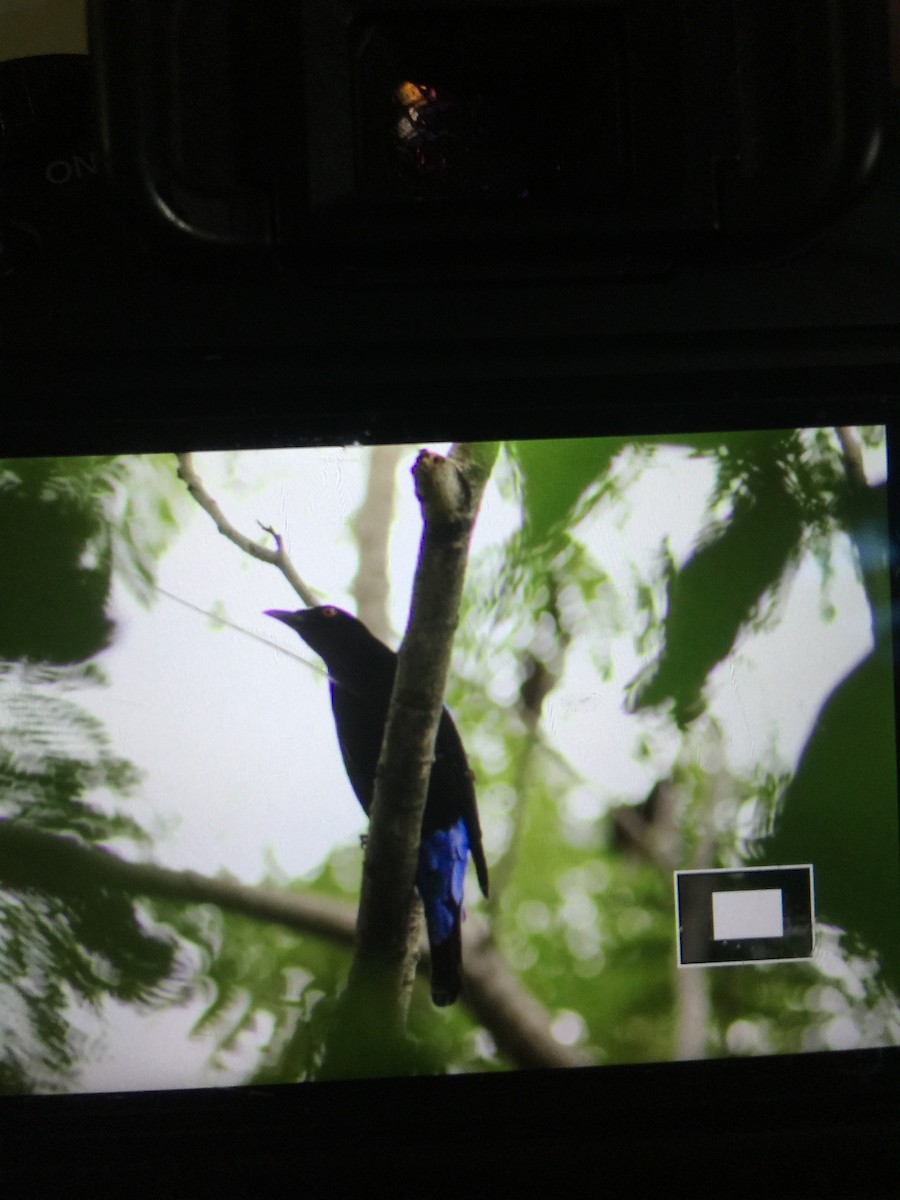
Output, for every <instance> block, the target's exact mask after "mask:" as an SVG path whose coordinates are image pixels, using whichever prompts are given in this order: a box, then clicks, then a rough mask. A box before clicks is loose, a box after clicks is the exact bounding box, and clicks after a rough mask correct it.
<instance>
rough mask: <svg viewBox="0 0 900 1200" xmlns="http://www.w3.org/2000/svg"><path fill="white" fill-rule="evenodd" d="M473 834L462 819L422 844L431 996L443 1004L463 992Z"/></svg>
mask: <svg viewBox="0 0 900 1200" xmlns="http://www.w3.org/2000/svg"><path fill="white" fill-rule="evenodd" d="M468 858H469V834H468V830H467V829H466V825H465V822H464V821H463V820H461V819H460V820H459V821H457V822H456V824H455V825H451V826H450V828H449V829H436V830H434V832H432V833H429V834H427V835H424V836H423V838H422V842H421V845H420V846H419V869H418V871H417V873H416V887H417V888H418V889H419V895H420V896H421V897H422V903H423V905H424V906H425V924H426V926H427V928H428V944H429V946H430V947H431V998H432V1000H433V1001H434V1003H435V1004H437V1005H439V1006H441V1007H443V1006H445V1005H447V1004H452V1003H453V1002H454V1000H455V999H456V997H457V996H458V995H459V987H460V965H461V962H462V936H461V935H462V931H461V925H462V915H463V913H462V902H463V885H464V883H465V878H466V863H467V862H468Z"/></svg>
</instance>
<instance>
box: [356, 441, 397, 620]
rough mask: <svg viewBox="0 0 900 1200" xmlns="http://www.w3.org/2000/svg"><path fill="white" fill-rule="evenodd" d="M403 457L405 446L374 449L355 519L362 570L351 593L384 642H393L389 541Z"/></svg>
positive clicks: (361, 614)
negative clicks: (395, 493) (396, 476)
mask: <svg viewBox="0 0 900 1200" xmlns="http://www.w3.org/2000/svg"><path fill="white" fill-rule="evenodd" d="M402 454H403V447H402V446H373V447H372V451H371V457H370V459H369V480H368V484H367V486H366V494H365V497H364V499H363V502H362V505H361V507H360V509H359V512H357V514H356V516H355V517H354V518H353V532H354V534H355V535H356V543H357V546H358V547H359V568H358V569H357V572H356V578H355V579H354V580H353V584H352V586H351V588H350V592H351V594H352V596H353V598H354V600H355V601H356V615H357V616H358V617H359V619H360V620H361V621H362V623H363V625H365V626H366V627H367V628H368V629H370V630H371V631H372V633H374V634H375V636H376V637H377V638H380V639H381V640H382V641H383V642H390V640H391V627H390V622H389V621H388V608H387V605H388V594H389V591H390V584H389V581H388V571H387V559H388V538H389V537H390V532H391V523H392V522H393V519H394V477H395V475H396V474H397V464H398V463H399V461H400V457H401V455H402Z"/></svg>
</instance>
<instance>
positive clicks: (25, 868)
mask: <svg viewBox="0 0 900 1200" xmlns="http://www.w3.org/2000/svg"><path fill="white" fill-rule="evenodd" d="M0 887H4V888H9V889H29V890H31V889H33V890H37V891H41V892H44V893H47V894H48V895H51V896H58V897H60V898H65V897H66V896H67V895H71V894H72V893H73V892H78V893H83V892H85V891H87V890H90V889H93V888H98V889H99V888H106V889H109V888H111V889H116V890H118V891H121V892H123V893H125V894H126V895H129V896H145V897H147V898H149V899H157V900H174V901H176V902H178V903H181V904H186V905H190V904H213V905H215V906H216V907H217V908H220V909H221V910H222V911H223V912H229V913H234V914H236V915H237V916H242V917H247V918H249V919H250V920H253V921H260V922H266V923H269V924H273V925H280V926H282V927H283V928H285V929H290V930H292V931H293V932H295V933H301V934H307V935H309V936H311V937H319V938H324V939H326V940H328V941H329V942H331V943H333V944H336V945H340V946H346V947H347V948H348V949H349V948H350V947H351V946H352V945H353V941H354V934H355V927H356V914H355V912H354V909H353V906H352V905H350V904H347V903H345V902H344V901H341V900H335V899H333V898H332V897H329V896H320V895H316V894H314V893H312V892H302V893H301V892H282V891H276V890H275V889H273V888H265V887H249V886H247V885H246V884H241V883H236V882H234V881H233V880H228V879H210V878H209V877H208V876H206V875H200V874H198V873H197V872H195V871H173V870H171V869H169V868H167V867H160V866H156V865H155V864H154V863H131V862H126V861H125V860H124V859H121V858H119V857H118V855H116V854H114V853H113V852H112V851H110V850H105V849H103V848H101V847H98V846H86V845H84V844H83V843H80V842H76V841H74V840H73V839H71V838H67V837H63V836H60V835H58V834H54V833H47V832H46V831H44V830H41V829H35V828H33V827H31V826H28V825H24V824H21V823H20V822H17V821H12V820H5V821H0ZM463 936H464V947H465V949H464V954H465V971H466V992H465V1000H466V1002H467V1003H468V1005H469V1007H470V1008H471V1010H472V1012H473V1014H474V1015H475V1016H476V1017H477V1019H478V1020H480V1021H481V1022H482V1024H483V1025H484V1026H485V1028H486V1029H487V1030H488V1031H489V1032H490V1034H491V1036H492V1037H493V1039H494V1041H495V1043H496V1044H497V1046H498V1048H499V1049H500V1050H501V1051H502V1052H503V1053H504V1054H505V1055H506V1056H507V1057H508V1058H509V1059H510V1060H511V1061H512V1062H513V1063H514V1064H515V1065H516V1066H519V1067H566V1066H583V1065H585V1064H586V1062H587V1061H588V1060H587V1059H586V1058H585V1057H584V1055H583V1054H582V1053H581V1052H580V1051H577V1050H574V1049H571V1048H570V1047H568V1046H562V1045H560V1044H559V1043H558V1042H557V1041H556V1040H555V1039H554V1038H553V1035H552V1033H551V1031H550V1016H549V1014H548V1013H547V1012H546V1010H545V1009H544V1008H542V1006H541V1005H540V1004H539V1003H538V1001H537V1000H535V999H534V997H533V996H531V994H530V993H529V992H527V991H526V989H525V988H524V987H523V986H522V984H521V983H520V982H519V980H518V979H517V978H516V977H515V975H513V973H512V971H510V969H509V967H508V965H507V963H506V961H505V960H504V958H503V957H502V955H501V954H500V953H499V952H498V951H497V949H496V948H495V947H494V945H493V942H492V940H491V938H490V933H489V930H488V927H487V925H486V923H485V922H484V921H480V920H478V918H477V917H471V918H470V919H469V921H467V923H466V929H465V930H464V935H463ZM420 950H421V959H422V966H423V968H424V967H427V964H428V946H427V944H426V943H425V942H424V941H423V943H422V946H421V948H420Z"/></svg>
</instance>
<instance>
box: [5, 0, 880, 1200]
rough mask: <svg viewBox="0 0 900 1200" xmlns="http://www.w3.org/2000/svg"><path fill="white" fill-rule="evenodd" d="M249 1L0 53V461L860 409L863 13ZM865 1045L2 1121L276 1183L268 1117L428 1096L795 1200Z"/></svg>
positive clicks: (377, 1148)
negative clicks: (162, 1150)
mask: <svg viewBox="0 0 900 1200" xmlns="http://www.w3.org/2000/svg"><path fill="white" fill-rule="evenodd" d="M262 7H263V6H260V5H251V4H250V3H249V2H246V3H238V2H237V0H228V2H227V3H223V0H217V3H215V4H213V3H209V2H208V0H203V3H195V4H190V5H189V4H184V3H177V2H176V0H171V2H167V3H160V4H154V5H146V4H142V3H139V2H137V0H118V2H117V3H99V2H96V3H94V4H93V5H92V10H91V39H92V41H91V51H92V54H91V59H90V60H88V59H83V58H80V57H77V56H72V57H71V58H59V59H54V60H46V61H40V60H22V61H19V62H16V63H7V64H3V65H2V66H0V101H2V102H0V110H2V134H3V157H2V159H0V228H2V231H3V238H2V246H0V271H2V274H3V280H2V293H0V312H2V320H0V352H2V355H3V362H2V368H3V379H4V391H5V393H6V397H7V402H8V411H7V415H6V417H5V418H4V438H5V444H6V447H7V453H8V454H22V455H39V454H46V455H56V454H61V453H92V454H103V453H111V454H117V453H120V452H121V451H123V449H124V450H160V449H163V448H172V447H175V448H197V447H204V448H206V447H209V448H214V447H215V448H223V449H224V448H235V447H247V446H272V445H279V444H284V443H286V442H289V440H290V439H291V438H292V437H297V438H302V439H303V441H304V442H305V443H307V444H317V443H323V444H329V443H350V442H355V441H364V442H366V441H377V440H378V439H379V438H388V437H390V438H393V439H395V440H398V441H399V440H412V439H420V438H421V437H423V436H424V437H435V438H440V439H443V438H444V437H448V438H449V437H456V436H460V434H461V435H462V436H466V437H470V436H471V437H485V438H505V437H510V436H512V437H516V436H522V437H528V436H534V435H535V434H539V435H540V436H544V437H553V436H566V437H576V436H581V435H595V434H597V433H622V434H634V433H636V432H640V431H643V432H657V431H662V430H672V429H680V428H691V429H694V430H698V429H699V430H714V429H723V428H726V429H727V428H744V427H745V425H744V424H742V423H744V422H746V427H766V426H768V427H769V428H781V427H783V426H793V425H795V424H805V423H809V424H817V423H823V424H824V423H831V422H832V421H834V423H838V422H839V420H849V421H859V422H867V421H869V420H872V421H880V420H883V419H884V414H885V412H887V411H889V404H888V402H887V401H886V400H885V397H886V396H892V395H893V393H894V392H895V389H896V374H895V372H896V366H897V357H898V346H897V330H898V328H900V259H898V256H897V252H896V244H897V241H896V239H897V230H898V228H900V220H898V218H900V202H898V200H897V192H896V186H895V184H896V167H895V164H894V157H893V148H892V145H891V130H890V125H891V119H892V117H891V111H890V97H889V95H888V92H887V87H886V83H885V79H884V74H885V70H886V68H885V67H884V60H885V58H886V55H885V53H884V48H885V21H884V12H883V6H882V5H881V4H878V3H870V2H869V0H855V2H851V0H848V2H844V3H841V2H839V0H828V2H824V3H823V2H822V0H818V2H816V3H805V2H802V0H797V2H793V0H791V2H785V0H778V3H769V2H766V3H759V4H753V5H745V4H741V3H727V4H723V3H721V2H718V0H712V2H700V0H692V2H683V3H661V2H657V3H650V2H645V0H641V2H638V3H631V4H615V3H582V4H578V5H574V4H573V5H565V4H563V5H553V6H552V7H551V6H541V5H533V4H519V3H501V2H498V0H482V2H481V3H479V4H478V5H477V6H473V5H463V4H458V3H450V2H449V0H443V2H442V3H441V4H439V5H438V4H435V5H430V6H429V7H428V10H427V14H426V13H425V11H424V10H423V8H422V7H421V6H420V5H416V4H412V3H400V2H398V0H391V2H389V3H375V2H368V3H346V4H338V3H331V2H327V3H326V2H325V0H311V2H310V3H306V4H303V5H298V4H290V5H288V4H278V5H266V6H265V14H264V16H263V14H262V13H261V12H260V9H261V8H262ZM262 64H265V67H263V66H262ZM895 445H896V442H894V443H892V447H893V446H895ZM895 574H896V572H895ZM895 582H896V581H895ZM896 1055H897V1051H896V1050H885V1051H860V1052H859V1053H853V1052H851V1053H846V1054H813V1055H798V1056H796V1057H791V1058H782V1059H778V1058H775V1057H773V1058H763V1059H758V1060H755V1061H752V1062H750V1061H745V1062H736V1061H719V1062H704V1063H688V1062H681V1063H674V1062H673V1063H666V1064H646V1065H643V1064H642V1065H629V1066H622V1067H614V1068H600V1069H598V1070H596V1071H587V1072H581V1071H569V1072H553V1073H550V1072H522V1073H518V1074H516V1075H514V1076H507V1077H505V1078H500V1077H493V1078H490V1079H488V1078H485V1077H466V1078H459V1079H434V1080H428V1079H420V1080H379V1081H368V1082H365V1083H359V1084H358V1085H352V1084H346V1085H336V1086H334V1085H322V1086H321V1087H319V1086H315V1087H312V1088H307V1087H305V1086H304V1087H299V1088H296V1089H293V1088H284V1087H277V1088H259V1089H247V1090H234V1091H231V1090H229V1091H228V1092H218V1093H213V1092H205V1093H203V1092H194V1093H180V1094H178V1095H177V1097H175V1096H170V1097H164V1096H131V1097H111V1096H107V1097H94V1098H74V1097H59V1098H50V1097H43V1098H33V1100H32V1098H23V1103H22V1105H21V1106H20V1107H19V1108H18V1109H17V1110H16V1111H15V1112H12V1111H11V1112H10V1120H11V1124H12V1125H13V1126H16V1125H17V1124H18V1127H19V1128H20V1129H21V1130H22V1131H23V1139H24V1140H23V1145H25V1146H28V1145H35V1144H37V1145H39V1146H40V1148H41V1153H42V1154H43V1153H49V1147H50V1146H51V1145H57V1146H58V1145H60V1144H62V1145H63V1146H66V1147H68V1148H69V1150H70V1152H71V1156H72V1157H73V1158H74V1156H75V1154H76V1153H84V1152H85V1148H86V1160H87V1162H88V1163H90V1162H92V1161H98V1162H99V1161H103V1157H104V1155H105V1154H107V1153H108V1152H109V1151H110V1143H111V1146H112V1157H113V1160H114V1161H115V1162H116V1163H117V1165H119V1169H120V1170H121V1172H122V1174H123V1177H124V1175H125V1174H128V1173H130V1172H131V1170H132V1168H133V1167H134V1165H135V1164H138V1165H139V1166H140V1167H142V1168H143V1169H150V1168H153V1169H155V1160H156V1159H157V1158H158V1147H159V1145H160V1144H165V1145H166V1146H167V1147H174V1159H175V1161H176V1162H177V1163H178V1164H182V1165H184V1166H185V1168H186V1169H187V1170H188V1171H190V1169H191V1162H192V1159H193V1161H194V1162H195V1164H196V1163H199V1166H196V1170H197V1171H200V1172H203V1173H204V1174H205V1175H210V1176H212V1177H215V1178H219V1177H220V1175H221V1177H223V1178H224V1174H225V1168H224V1166H223V1164H225V1163H226V1162H227V1160H228V1156H229V1154H233V1153H235V1147H237V1148H238V1151H239V1153H240V1154H241V1155H242V1156H243V1159H242V1161H243V1163H244V1164H245V1165H246V1171H247V1177H248V1179H249V1178H250V1177H251V1176H252V1177H254V1178H258V1171H259V1170H260V1169H262V1170H263V1172H264V1175H265V1172H266V1171H268V1172H270V1173H271V1175H273V1176H275V1177H277V1178H278V1179H287V1178H288V1177H289V1176H290V1174H291V1172H292V1170H293V1169H294V1165H295V1158H296V1156H297V1153H296V1144H295V1139H296V1138H297V1136H298V1133H299V1134H300V1135H302V1137H301V1142H302V1153H303V1154H304V1156H305V1169H306V1170H307V1171H308V1172H318V1174H320V1175H321V1177H322V1179H323V1180H327V1181H328V1183H329V1185H333V1181H334V1172H335V1170H336V1167H337V1165H338V1164H339V1163H340V1162H341V1161H342V1159H343V1158H345V1157H346V1144H347V1137H348V1136H355V1135H358V1136H359V1137H360V1139H361V1141H360V1143H359V1144H361V1145H363V1147H364V1149H365V1151H366V1154H367V1155H368V1156H369V1162H370V1163H371V1165H372V1168H373V1170H374V1171H376V1172H377V1173H379V1174H383V1175H385V1176H386V1177H388V1176H389V1175H390V1173H391V1171H392V1168H393V1166H394V1163H395V1161H396V1158H397V1156H400V1155H403V1154H406V1153H410V1151H409V1147H408V1141H409V1140H410V1136H409V1135H410V1134H411V1135H412V1138H413V1140H414V1141H415V1142H416V1145H417V1147H418V1149H417V1150H416V1151H414V1152H412V1153H413V1156H414V1158H415V1162H416V1164H417V1165H418V1166H419V1167H420V1168H421V1169H422V1170H425V1169H426V1167H427V1165H428V1163H429V1162H430V1160H431V1157H432V1144H433V1137H434V1129H435V1122H438V1121H441V1122H443V1127H442V1128H443V1131H444V1133H445V1136H446V1137H448V1138H449V1139H450V1141H451V1142H455V1143H456V1144H463V1145H466V1146H468V1147H469V1148H470V1153H469V1155H468V1157H467V1159H466V1162H465V1163H464V1164H462V1165H460V1166H458V1167H457V1168H456V1170H457V1171H458V1174H459V1177H460V1178H462V1179H467V1178H470V1179H471V1180H472V1183H473V1185H474V1184H476V1183H477V1180H478V1178H479V1177H481V1178H484V1177H485V1176H486V1177H488V1178H491V1177H492V1173H493V1172H495V1171H496V1172H497V1173H498V1175H499V1174H501V1173H503V1174H504V1176H505V1177H506V1178H507V1180H508V1179H509V1178H510V1177H511V1178H515V1179H521V1180H522V1182H523V1183H526V1184H527V1183H533V1181H534V1178H535V1177H540V1176H541V1172H542V1171H543V1172H544V1173H545V1177H546V1178H547V1182H548V1184H549V1183H557V1182H558V1164H559V1163H560V1162H563V1161H564V1162H567V1163H568V1162H571V1163H573V1164H577V1165H579V1167H580V1169H583V1170H584V1171H586V1172H592V1173H593V1174H594V1176H595V1177H597V1178H599V1177H600V1172H603V1171H605V1172H606V1175H605V1178H606V1179H607V1181H608V1182H609V1183H610V1184H611V1186H615V1183H616V1182H619V1181H621V1182H622V1184H623V1185H625V1186H627V1185H628V1184H629V1183H633V1182H635V1181H637V1182H638V1183H640V1182H641V1178H642V1173H643V1174H644V1176H646V1177H647V1178H649V1179H651V1180H652V1181H653V1182H654V1183H657V1184H660V1183H663V1181H669V1182H670V1181H671V1176H672V1173H673V1171H675V1170H678V1171H680V1172H681V1173H682V1174H685V1173H690V1172H696V1174H695V1175H694V1178H696V1179H698V1180H699V1181H700V1182H701V1183H705V1184H706V1185H707V1186H712V1184H713V1181H714V1180H716V1179H720V1178H722V1177H723V1176H725V1175H728V1176H729V1177H732V1176H733V1172H734V1171H736V1170H740V1171H743V1170H744V1169H746V1170H747V1177H748V1179H750V1180H751V1181H753V1182H756V1181H759V1180H762V1181H764V1182H766V1183H768V1184H769V1185H770V1186H771V1187H774V1188H776V1189H777V1186H778V1184H779V1181H782V1182H783V1181H784V1180H787V1181H788V1184H789V1187H790V1189H791V1190H792V1191H794V1193H795V1194H796V1193H797V1192H799V1193H800V1194H802V1193H803V1190H804V1189H805V1188H808V1189H809V1190H810V1191H813V1192H815V1191H817V1190H827V1188H826V1184H827V1181H825V1180H824V1177H823V1173H822V1170H821V1164H822V1162H825V1161H827V1162H828V1165H829V1166H830V1168H831V1169H832V1170H833V1171H834V1180H836V1186H838V1187H840V1186H841V1183H842V1182H843V1183H846V1184H847V1186H848V1187H849V1186H852V1183H853V1180H854V1179H856V1178H860V1177H861V1178H862V1180H863V1185H864V1186H865V1185H866V1183H873V1182H874V1184H875V1185H876V1186H877V1181H878V1179H879V1178H880V1174H881V1172H883V1171H884V1172H887V1171H888V1170H890V1169H891V1166H892V1157H893V1151H892V1149H891V1147H892V1146H893V1145H896V1140H895V1138H894V1135H893V1130H894V1129H895V1125H896V1120H897V1115H898V1114H897V1110H896V1083H897V1079H898V1075H900V1069H898V1064H897V1062H896ZM70 1102H71V1103H70ZM448 1111H449V1113H450V1115H448ZM398 1112H402V1113H404V1114H406V1115H405V1118H404V1121H405V1122H408V1123H401V1127H400V1128H399V1131H398V1125H397V1118H396V1114H397V1113H398ZM35 1114H38V1116H37V1119H36V1118H35ZM601 1127H602V1128H601ZM348 1128H349V1129H350V1130H351V1131H355V1134H354V1133H350V1134H348ZM360 1131H361V1132H360ZM107 1135H108V1138H107ZM104 1139H106V1140H104ZM198 1146H200V1147H202V1149H201V1152H200V1154H199V1156H197V1147H198ZM648 1147H649V1148H650V1153H651V1154H655V1155H657V1156H658V1157H659V1162H658V1163H657V1165H656V1166H653V1165H652V1164H643V1163H642V1159H643V1158H644V1157H645V1156H646V1155H647V1152H648ZM824 1150H828V1151H833V1153H832V1154H830V1155H824V1154H823V1151H824ZM498 1155H499V1156H500V1161H499V1162H498ZM66 1157H68V1155H67V1156H66ZM750 1160H752V1163H753V1167H752V1169H751V1168H750V1167H746V1164H747V1163H748V1161H750ZM736 1161H738V1162H739V1163H741V1164H744V1165H742V1166H739V1167H736V1166H735V1162H736ZM548 1162H549V1163H550V1164H551V1165H552V1170H551V1171H550V1172H549V1174H548V1173H547V1172H548V1166H547V1164H548ZM311 1164H315V1165H314V1166H313V1165H311ZM30 1165H31V1164H29V1163H28V1162H27V1161H26V1158H25V1156H24V1155H23V1156H22V1170H23V1174H24V1173H26V1172H27V1170H28V1169H29V1168H30ZM507 1168H508V1174H507ZM231 1170H232V1168H231V1167H229V1168H228V1173H229V1174H230V1173H231ZM870 1190H871V1189H870Z"/></svg>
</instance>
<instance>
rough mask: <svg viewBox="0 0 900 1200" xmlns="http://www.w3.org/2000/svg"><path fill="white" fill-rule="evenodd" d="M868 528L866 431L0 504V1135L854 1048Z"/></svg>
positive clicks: (873, 875)
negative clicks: (100, 1103) (203, 1104)
mask: <svg viewBox="0 0 900 1200" xmlns="http://www.w3.org/2000/svg"><path fill="white" fill-rule="evenodd" d="M888 498H889V483H888V457H887V437H886V431H885V429H884V427H881V426H866V427H861V426H840V427H827V428H801V429H797V428H788V429H771V430H749V431H740V430H739V431H734V432H707V433H683V434H681V433H679V434H659V435H653V436H649V435H640V436H633V437H628V436H617V437H598V438H567V439H556V440H519V441H510V442H501V443H484V442H459V443H453V444H451V443H439V444H424V443H421V444H420V443H410V444H405V445H359V444H354V445H348V446H324V447H323V446H314V447H311V446H307V447H303V446H301V447H277V448H272V449H267V450H234V451H228V452H220V451H216V452H206V451H204V450H203V449H202V448H201V447H198V448H196V449H195V451H194V452H192V453H182V454H176V453H171V454H169V453H166V454H123V455H119V456H115V455H106V456H94V457H72V458H27V459H26V458H13V459H4V460H0V540H2V543H3V545H4V547H5V568H4V570H3V572H2V575H0V1092H2V1093H7V1094H23V1093H74V1092H120V1091H138V1090H141V1091H144V1090H152V1089H166V1088H194V1087H206V1086H235V1085H240V1084H254V1085H262V1084H276V1083H301V1082H309V1083H311V1084H312V1083H314V1082H315V1081H317V1080H320V1079H334V1078H357V1077H363V1076H373V1075H374V1076H381V1075H385V1076H402V1075H441V1074H458V1073H477V1072H500V1071H512V1070H516V1069H532V1068H542V1067H553V1068H563V1069H564V1068H568V1067H583V1066H601V1067H602V1066H604V1065H612V1064H628V1063H663V1062H672V1061H678V1060H689V1059H694V1060H696V1059H712V1058H729V1057H739V1056H767V1055H780V1054H794V1053H803V1052H820V1051H835V1052H837V1051H842V1050H853V1049H859V1048H866V1047H880V1046H892V1045H897V1044H900V1017H898V1011H900V1010H898V1004H897V997H898V995H900V833H898V802H897V801H898V797H897V745H896V721H895V709H894V647H893V641H892V614H893V605H892V596H891V573H890V563H891V554H892V551H891V537H890V523H889V503H888ZM373 814H374V815H373ZM367 989H369V990H368V991H367Z"/></svg>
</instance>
